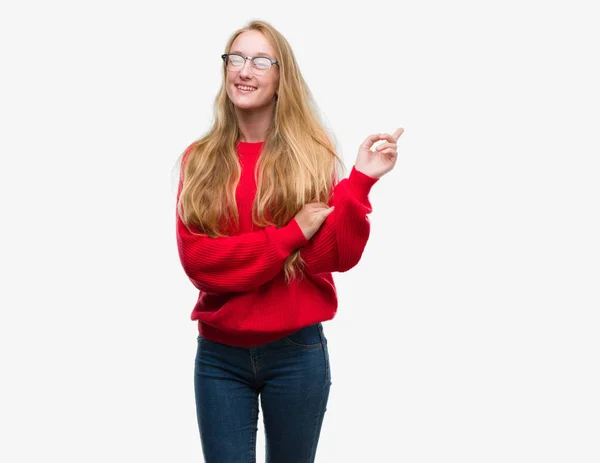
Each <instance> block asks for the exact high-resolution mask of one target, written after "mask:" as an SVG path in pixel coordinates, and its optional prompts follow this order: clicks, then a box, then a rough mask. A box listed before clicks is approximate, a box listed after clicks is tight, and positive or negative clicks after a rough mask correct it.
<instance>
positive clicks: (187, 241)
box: [176, 158, 308, 295]
mask: <svg viewBox="0 0 600 463" xmlns="http://www.w3.org/2000/svg"><path fill="white" fill-rule="evenodd" d="M184 159H185V158H184ZM182 172H183V169H182ZM182 177H183V175H181V176H180V180H179V188H178V192H177V202H179V196H180V194H181V190H182V187H183V183H182V180H181V178H182ZM176 221H177V226H176V232H177V249H178V252H179V258H180V260H181V264H182V266H183V270H184V272H185V273H186V275H187V276H188V278H189V279H190V281H191V282H192V284H193V285H194V286H195V287H196V288H198V289H199V290H201V291H203V292H205V293H207V294H214V295H218V294H224V293H230V292H244V291H250V290H253V289H256V288H258V287H259V286H261V285H263V284H264V283H266V282H268V281H270V280H272V279H273V278H274V277H275V276H276V275H277V274H278V273H279V272H280V271H281V270H282V269H283V264H284V263H285V260H286V259H287V258H288V257H289V256H290V254H291V253H292V252H293V251H294V250H296V249H297V248H299V247H301V246H304V245H305V244H306V243H308V240H307V239H306V237H305V236H304V232H303V231H302V229H301V228H300V225H299V224H298V222H297V221H296V220H295V219H292V220H291V221H290V222H289V223H288V224H287V225H286V226H284V227H280V228H277V227H276V226H275V225H271V226H268V227H266V228H264V229H262V230H259V231H255V232H251V233H242V234H240V235H237V236H231V237H217V238H211V237H208V236H206V235H202V236H199V235H195V234H193V233H191V232H190V230H188V228H187V226H186V225H185V224H184V223H183V221H182V220H181V217H180V216H179V214H178V213H177V214H176ZM190 228H191V229H192V231H194V233H198V230H197V229H195V227H193V226H190Z"/></svg>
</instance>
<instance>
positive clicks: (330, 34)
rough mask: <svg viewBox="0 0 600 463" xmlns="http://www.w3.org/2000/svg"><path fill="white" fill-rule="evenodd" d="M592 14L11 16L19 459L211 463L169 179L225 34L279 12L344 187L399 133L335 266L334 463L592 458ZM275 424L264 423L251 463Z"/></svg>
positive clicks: (232, 11)
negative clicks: (388, 166)
mask: <svg viewBox="0 0 600 463" xmlns="http://www.w3.org/2000/svg"><path fill="white" fill-rule="evenodd" d="M587 3H589V5H585V3H584V2H569V3H567V2H550V3H548V2H533V1H526V2H523V1H519V2H517V1H509V2H506V1H504V2H475V1H469V2H467V1H459V2H451V3H448V2H442V1H436V2H432V1H424V2H423V1H421V2H402V1H397V2H384V1H374V2H367V3H364V4H362V5H360V4H352V5H351V4H341V3H340V4H336V5H335V6H334V5H333V4H332V3H324V2H314V3H313V2H304V3H294V4H282V3H281V2H217V3H215V4H211V3H208V2H192V1H187V2H185V1H175V2H169V3H167V2H141V1H137V2H133V1H119V2H116V1H108V2H106V1H104V2H75V1H72V2H65V1H59V2H50V3H48V2H21V3H18V5H17V3H16V2H12V3H7V4H3V6H2V9H1V14H0V18H1V19H0V26H1V27H0V35H1V39H2V41H1V43H2V45H1V47H2V55H1V56H2V68H3V70H2V73H1V75H0V79H1V81H2V82H1V85H0V92H1V93H2V96H1V104H0V112H1V117H2V120H1V122H2V129H1V132H2V135H1V147H0V148H1V153H2V169H1V175H2V182H1V187H2V193H3V194H2V195H1V197H2V212H3V214H4V220H3V225H2V239H1V246H2V248H1V259H0V261H1V263H2V291H1V298H2V300H1V301H0V303H1V308H2V312H1V313H2V320H1V323H0V342H1V345H0V347H1V355H2V357H1V361H2V363H1V366H2V377H3V379H2V382H1V387H2V391H1V394H0V401H1V403H0V410H1V412H0V420H1V425H2V430H1V431H2V445H1V446H0V460H2V461H3V462H7V463H8V462H10V463H21V462H33V461H52V462H61V463H66V462H78V463H79V462H89V463H92V462H107V461H111V462H136V461H148V462H198V461H202V460H201V459H202V454H201V446H200V438H199V434H198V429H197V423H196V412H195V405H194V393H193V367H194V356H195V352H196V335H197V326H196V323H195V322H192V321H191V320H190V314H191V311H192V308H193V306H194V303H195V301H196V297H197V294H198V293H197V291H196V290H195V288H194V287H193V286H192V284H191V283H190V282H189V280H188V279H187V277H186V275H185V274H184V272H183V270H182V268H181V265H180V262H179V257H178V254H177V247H176V240H175V195H176V181H177V178H176V176H175V175H174V173H173V168H174V165H175V162H176V160H177V157H178V156H179V155H180V154H181V153H182V152H183V150H184V149H185V148H186V147H187V146H188V145H189V144H190V143H191V142H192V141H194V140H195V139H197V138H198V137H199V136H200V135H202V134H203V133H205V131H206V130H208V128H209V126H210V123H211V120H212V105H213V101H214V98H215V95H216V93H217V91H218V89H219V86H220V79H221V67H222V65H223V64H222V60H221V58H220V55H221V54H222V53H224V52H225V50H224V46H225V42H226V40H227V38H228V37H229V35H230V34H231V33H232V32H233V30H235V29H237V28H238V27H241V26H243V25H245V24H246V23H247V22H248V21H249V20H251V19H264V20H266V21H269V22H271V23H272V24H273V25H274V26H275V27H277V28H278V29H279V30H280V31H281V32H282V33H283V34H284V35H285V37H287V39H288V40H289V42H290V44H291V46H292V48H293V50H294V52H295V54H296V57H297V60H298V63H299V66H300V69H301V72H302V74H303V76H304V78H305V79H306V81H307V82H308V85H309V87H310V89H311V91H312V93H313V95H314V97H315V100H316V102H317V104H318V106H319V110H320V111H321V113H322V117H323V120H324V121H325V122H326V124H327V126H328V128H329V129H330V130H331V131H332V133H333V134H334V135H335V137H336V139H337V141H338V142H339V146H340V155H341V156H342V158H343V159H344V162H345V165H346V167H347V172H346V175H347V174H348V173H349V172H350V169H351V167H352V165H353V164H354V161H355V158H356V153H357V150H358V147H359V145H360V144H361V143H362V141H363V140H364V139H365V138H366V137H367V136H368V135H369V134H372V133H379V132H389V133H391V132H393V131H394V130H395V129H397V128H398V127H404V129H405V132H404V134H403V135H402V136H401V137H400V140H399V142H398V154H399V159H398V162H397V164H396V167H395V168H394V170H392V171H391V172H390V173H389V174H387V175H385V176H384V177H383V178H382V179H381V180H380V181H379V182H378V183H377V184H376V185H375V186H374V187H373V189H372V191H371V194H370V199H371V202H372V205H373V212H372V214H371V215H370V220H371V227H372V228H371V236H370V238H369V242H368V243H367V246H366V248H365V251H364V254H363V256H362V259H361V261H360V262H359V263H358V265H357V266H356V267H354V268H353V269H351V270H350V271H349V272H347V273H335V274H334V278H335V281H336V284H337V288H338V295H339V308H338V312H337V315H336V317H335V318H334V319H333V320H331V321H327V322H325V323H324V329H325V334H326V336H327V338H328V341H329V351H330V360H331V372H332V389H331V395H330V400H329V404H328V407H327V412H326V415H325V420H324V424H323V429H322V433H321V438H320V441H319V447H318V453H317V461H319V462H325V463H328V462H410V463H425V462H432V463H433V462H435V463H440V462H454V461H456V462H461V463H467V462H473V463H481V462H485V463H491V462H499V463H500V462H501V463H504V462H524V463H525V462H527V463H530V462H544V463H547V462H578V463H587V462H598V461H600V443H599V440H598V437H599V436H600V421H599V416H600V395H599V394H598V391H599V390H600V378H599V371H598V365H599V361H600V358H599V357H600V340H599V336H598V332H599V329H600V324H599V309H600V295H599V283H600V267H599V262H600V260H599V259H600V246H599V238H598V237H600V225H599V211H600V207H599V206H600V205H599V198H600V187H599V177H600V172H599V155H600V149H599V147H600V143H599V140H598V127H599V122H600V121H599V112H598V108H599V107H600V98H599V90H598V85H597V83H598V82H599V81H600V75H599V73H598V68H597V64H598V63H597V58H598V49H597V47H595V46H594V45H593V44H597V43H599V39H600V37H599V35H600V34H599V33H598V27H597V20H596V16H594V15H592V11H591V9H590V8H588V7H589V6H591V3H592V2H587ZM282 310H285V308H284V307H282ZM263 432H264V428H263V425H262V411H261V413H260V416H259V432H258V442H257V456H258V460H257V461H259V462H260V461H264V454H265V452H264V444H265V440H264V434H263Z"/></svg>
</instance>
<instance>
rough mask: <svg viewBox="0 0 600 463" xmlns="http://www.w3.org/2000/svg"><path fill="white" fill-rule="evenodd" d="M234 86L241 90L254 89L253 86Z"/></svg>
mask: <svg viewBox="0 0 600 463" xmlns="http://www.w3.org/2000/svg"><path fill="white" fill-rule="evenodd" d="M236 87H237V88H239V89H241V90H256V88H255V87H246V86H245V85H236Z"/></svg>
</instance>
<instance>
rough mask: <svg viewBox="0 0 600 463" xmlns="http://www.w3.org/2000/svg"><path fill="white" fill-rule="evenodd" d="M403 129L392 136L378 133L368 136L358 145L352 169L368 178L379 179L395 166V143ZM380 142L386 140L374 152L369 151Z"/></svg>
mask: <svg viewBox="0 0 600 463" xmlns="http://www.w3.org/2000/svg"><path fill="white" fill-rule="evenodd" d="M402 133H404V129H403V128H402V127H400V128H399V129H398V130H396V131H395V132H394V133H393V134H391V135H390V134H389V133H378V134H374V135H369V136H368V137H367V138H366V140H365V141H364V142H363V144H362V145H360V148H359V149H358V155H357V157H356V162H355V163H354V167H355V168H356V170H358V171H360V172H362V173H363V174H366V175H368V176H370V177H375V178H381V177H382V176H383V175H385V174H387V173H388V172H389V171H390V170H392V169H393V168H394V166H395V165H396V161H397V159H398V152H397V151H396V149H397V146H398V145H397V141H398V138H400V135H402ZM380 140H386V142H385V143H382V144H381V145H379V146H378V147H377V148H376V149H375V151H371V147H372V146H373V144H374V143H375V142H377V141H380Z"/></svg>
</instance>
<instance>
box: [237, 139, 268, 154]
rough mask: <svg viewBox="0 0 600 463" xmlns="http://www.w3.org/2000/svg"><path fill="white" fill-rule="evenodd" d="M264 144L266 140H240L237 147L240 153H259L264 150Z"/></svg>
mask: <svg viewBox="0 0 600 463" xmlns="http://www.w3.org/2000/svg"><path fill="white" fill-rule="evenodd" d="M264 144H265V142H264V140H263V141H258V142H253V143H251V142H247V141H238V142H237V149H238V151H239V152H240V154H258V153H260V151H261V150H262V147H263V145H264Z"/></svg>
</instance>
